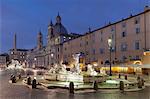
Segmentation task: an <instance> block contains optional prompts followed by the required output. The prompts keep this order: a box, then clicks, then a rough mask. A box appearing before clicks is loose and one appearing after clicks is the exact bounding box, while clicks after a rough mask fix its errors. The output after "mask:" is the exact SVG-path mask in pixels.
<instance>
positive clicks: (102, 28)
mask: <svg viewBox="0 0 150 99" xmlns="http://www.w3.org/2000/svg"><path fill="white" fill-rule="evenodd" d="M149 11H150V9H148V10H146V11H143V12H141V13H139V14H135V15H132V16H130V17H127V18H125V19H122V20H120V21H117V22H114V23H110V24H108V25H106V26H103V27H100V28H97V29H95V30H93V31H91V32H90V33H92V32H95V31H97V30H101V29H104V28H106V27H109V26H111V25H115V24H117V23H121V22H123V21H126V20H128V19H131V18H133V17H136V16H139V15H142V14H145V13H147V12H149ZM90 33H88V34H90Z"/></svg>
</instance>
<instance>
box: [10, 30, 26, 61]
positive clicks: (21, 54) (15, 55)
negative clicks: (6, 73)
mask: <svg viewBox="0 0 150 99" xmlns="http://www.w3.org/2000/svg"><path fill="white" fill-rule="evenodd" d="M27 51H28V50H27V49H18V48H17V35H16V33H15V35H14V41H13V48H12V49H10V50H9V60H10V61H11V60H17V61H19V62H20V63H23V62H25V61H26V55H27Z"/></svg>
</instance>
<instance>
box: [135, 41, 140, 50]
mask: <svg viewBox="0 0 150 99" xmlns="http://www.w3.org/2000/svg"><path fill="white" fill-rule="evenodd" d="M139 49H140V43H139V41H136V42H135V50H139Z"/></svg>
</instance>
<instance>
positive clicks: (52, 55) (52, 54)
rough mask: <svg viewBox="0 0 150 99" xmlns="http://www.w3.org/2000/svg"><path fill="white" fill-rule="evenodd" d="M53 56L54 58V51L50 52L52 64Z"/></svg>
mask: <svg viewBox="0 0 150 99" xmlns="http://www.w3.org/2000/svg"><path fill="white" fill-rule="evenodd" d="M53 58H54V53H51V61H52V64H53Z"/></svg>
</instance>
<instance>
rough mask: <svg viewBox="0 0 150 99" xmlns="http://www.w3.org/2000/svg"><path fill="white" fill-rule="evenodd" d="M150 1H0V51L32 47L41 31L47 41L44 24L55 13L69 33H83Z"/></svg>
mask: <svg viewBox="0 0 150 99" xmlns="http://www.w3.org/2000/svg"><path fill="white" fill-rule="evenodd" d="M149 4H150V0H0V53H3V52H8V50H9V49H11V48H13V38H14V33H16V34H17V48H26V49H30V48H34V47H35V46H36V40H37V34H38V32H39V31H40V30H41V32H42V33H43V36H44V37H43V38H44V44H46V35H47V26H48V24H49V22H50V20H52V21H53V23H55V17H56V16H57V14H58V12H59V14H60V16H61V18H62V24H63V25H64V26H65V27H66V28H67V30H68V32H69V33H71V32H73V33H80V34H83V33H85V32H87V31H88V28H89V27H91V29H92V30H94V29H97V28H100V27H102V26H105V25H106V24H108V23H109V21H111V22H116V21H118V20H121V19H122V18H126V17H128V16H129V15H130V14H131V13H132V14H133V15H134V14H137V13H140V12H142V11H143V10H144V6H146V5H149Z"/></svg>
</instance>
